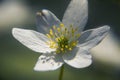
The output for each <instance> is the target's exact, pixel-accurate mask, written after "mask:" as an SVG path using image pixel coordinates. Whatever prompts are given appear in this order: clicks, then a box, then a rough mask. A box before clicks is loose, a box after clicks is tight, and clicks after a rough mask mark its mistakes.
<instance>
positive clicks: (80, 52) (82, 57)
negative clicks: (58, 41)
mask: <svg viewBox="0 0 120 80" xmlns="http://www.w3.org/2000/svg"><path fill="white" fill-rule="evenodd" d="M63 60H64V61H65V62H66V63H67V64H69V65H70V66H72V67H74V68H84V67H87V66H89V65H90V64H91V63H92V60H91V55H90V54H89V52H88V51H87V50H84V49H81V48H79V47H76V48H75V49H74V50H73V51H72V52H70V53H66V54H65V55H63Z"/></svg>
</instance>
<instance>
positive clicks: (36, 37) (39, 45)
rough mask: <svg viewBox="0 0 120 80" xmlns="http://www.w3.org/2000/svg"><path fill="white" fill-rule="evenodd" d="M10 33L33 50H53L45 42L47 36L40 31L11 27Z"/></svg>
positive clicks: (48, 51) (43, 51)
mask: <svg viewBox="0 0 120 80" xmlns="http://www.w3.org/2000/svg"><path fill="white" fill-rule="evenodd" d="M12 34H13V36H14V37H15V38H16V39H17V40H18V41H19V42H21V43H22V44H23V45H25V46H26V47H28V48H30V49H31V50H33V51H36V52H40V53H51V52H52V51H55V50H54V49H51V48H49V46H48V45H47V44H46V42H47V40H48V38H47V37H46V36H45V35H44V34H42V33H39V32H36V31H33V30H25V29H20V28H13V30H12Z"/></svg>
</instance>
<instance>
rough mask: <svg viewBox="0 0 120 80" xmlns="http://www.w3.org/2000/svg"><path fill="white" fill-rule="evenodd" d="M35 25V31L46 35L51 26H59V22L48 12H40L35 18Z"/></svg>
mask: <svg viewBox="0 0 120 80" xmlns="http://www.w3.org/2000/svg"><path fill="white" fill-rule="evenodd" d="M36 19H37V20H36V25H37V29H38V31H39V32H41V33H45V34H46V33H48V31H49V29H50V28H51V27H52V26H53V25H56V26H57V25H59V24H60V23H61V22H60V20H59V19H58V18H57V17H56V16H55V15H54V14H53V13H52V12H50V11H49V10H45V9H44V10H42V11H41V12H37V16H36Z"/></svg>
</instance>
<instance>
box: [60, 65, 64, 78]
mask: <svg viewBox="0 0 120 80" xmlns="http://www.w3.org/2000/svg"><path fill="white" fill-rule="evenodd" d="M63 71H64V65H62V67H61V69H60V74H59V80H62V78H63Z"/></svg>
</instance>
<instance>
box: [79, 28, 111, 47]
mask: <svg viewBox="0 0 120 80" xmlns="http://www.w3.org/2000/svg"><path fill="white" fill-rule="evenodd" d="M109 30H110V27H109V26H103V27H99V28H96V29H90V30H87V31H85V32H83V33H82V34H81V36H80V38H79V47H82V48H84V49H91V48H93V47H94V46H96V45H97V44H98V43H100V42H101V41H102V39H103V38H104V37H105V36H106V35H107V33H108V32H109Z"/></svg>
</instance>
